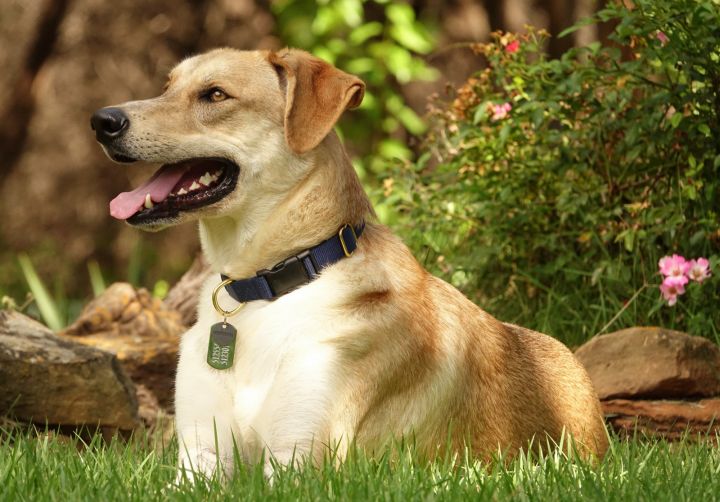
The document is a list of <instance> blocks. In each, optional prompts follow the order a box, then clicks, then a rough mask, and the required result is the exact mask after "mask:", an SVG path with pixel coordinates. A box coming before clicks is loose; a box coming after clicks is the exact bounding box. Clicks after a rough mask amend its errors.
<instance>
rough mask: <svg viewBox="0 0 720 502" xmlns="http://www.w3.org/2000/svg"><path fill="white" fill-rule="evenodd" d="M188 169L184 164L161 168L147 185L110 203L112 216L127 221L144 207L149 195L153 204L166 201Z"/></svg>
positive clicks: (119, 196) (121, 195)
mask: <svg viewBox="0 0 720 502" xmlns="http://www.w3.org/2000/svg"><path fill="white" fill-rule="evenodd" d="M188 167H189V166H187V165H183V164H176V165H171V166H163V167H161V168H160V169H159V170H158V172H156V173H155V174H154V175H153V176H152V178H150V179H149V180H148V181H146V182H145V184H143V185H142V186H140V187H138V188H136V189H135V190H133V191H132V192H123V193H121V194H120V195H118V196H117V197H115V198H114V199H113V200H112V201H110V216H112V217H113V218H117V219H118V220H127V219H128V218H130V217H131V216H132V215H133V214H135V213H137V212H138V211H139V210H140V208H141V207H143V205H144V204H145V196H146V195H147V194H150V199H151V200H152V201H153V202H162V201H164V200H165V199H166V198H167V196H168V195H169V194H170V192H171V191H172V189H173V187H174V186H175V185H176V184H177V183H178V181H180V179H181V178H182V177H183V174H185V171H187V170H188Z"/></svg>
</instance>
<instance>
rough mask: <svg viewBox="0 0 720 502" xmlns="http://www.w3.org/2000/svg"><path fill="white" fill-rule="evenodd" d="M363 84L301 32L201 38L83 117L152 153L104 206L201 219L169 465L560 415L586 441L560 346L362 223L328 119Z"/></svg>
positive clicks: (585, 399) (573, 368)
mask: <svg viewBox="0 0 720 502" xmlns="http://www.w3.org/2000/svg"><path fill="white" fill-rule="evenodd" d="M363 94H364V84H363V82H362V81H361V80H359V79H358V78H356V77H354V76H352V75H349V74H347V73H344V72H342V71H341V70H339V69H337V68H335V67H334V66H332V65H330V64H328V63H326V62H324V61H322V60H320V59H318V58H316V57H313V56H311V55H310V54H308V53H306V52H303V51H300V50H295V49H285V50H282V51H278V52H274V51H239V50H233V49H216V50H213V51H210V52H208V53H205V54H202V55H198V56H194V57H190V58H189V59H185V60H184V61H182V62H181V63H180V64H178V65H177V66H176V67H175V68H174V69H173V70H172V71H171V72H170V74H169V79H168V82H167V85H166V87H165V90H164V92H163V93H162V95H160V96H158V97H156V98H153V99H147V100H142V101H132V102H128V103H124V104H121V105H118V106H115V107H108V108H103V109H100V110H98V111H97V112H95V114H94V115H93V117H92V119H91V124H92V127H93V129H94V130H95V134H96V137H97V140H98V141H99V142H100V144H101V145H102V148H103V149H104V150H105V152H106V154H107V155H108V156H109V157H110V158H111V159H113V160H115V161H117V162H121V163H128V162H134V161H138V160H140V161H145V162H153V163H161V164H163V166H162V167H161V168H160V170H159V171H158V172H157V173H156V174H155V175H154V176H153V177H152V178H151V179H150V180H149V181H148V182H146V183H145V184H143V185H142V186H140V187H139V188H136V189H135V190H133V191H130V192H125V193H122V194H120V195H118V197H116V198H115V199H114V200H113V201H112V202H111V203H110V212H111V214H112V216H114V217H115V218H117V219H120V220H125V221H127V222H128V223H129V224H131V225H133V226H136V227H138V228H141V229H145V230H151V231H155V230H159V229H162V228H165V227H168V226H170V225H177V224H180V223H183V222H187V221H194V220H197V221H199V230H200V240H201V244H202V249H203V252H204V255H205V257H206V258H207V260H208V261H209V263H210V264H211V266H212V268H213V270H214V272H215V274H214V275H213V276H212V277H211V278H210V279H209V280H208V281H207V283H206V284H205V286H204V287H203V288H202V290H201V291H200V292H199V294H200V300H199V306H198V321H197V323H196V324H195V326H193V327H192V328H190V330H189V331H187V333H185V334H184V335H183V337H182V340H181V343H180V357H179V362H178V368H177V378H176V401H175V410H176V431H177V434H178V438H179V442H180V452H179V469H180V471H181V472H182V471H183V470H184V471H188V472H191V475H192V473H200V474H203V475H211V474H213V473H214V472H216V470H217V472H223V471H225V472H227V473H231V472H232V469H233V461H234V459H235V458H236V457H237V458H241V459H242V461H244V462H257V461H259V460H260V459H261V458H264V459H265V463H266V465H265V469H266V472H267V473H268V475H269V476H271V475H272V472H273V465H289V464H293V462H294V459H300V458H305V459H310V460H311V461H316V462H320V461H321V460H322V458H323V456H324V455H326V454H327V453H328V450H329V449H332V450H333V451H334V455H336V456H337V458H339V459H342V458H344V456H345V455H346V454H347V452H348V450H349V449H350V448H351V447H358V448H361V449H362V450H363V451H366V452H368V454H379V453H381V452H382V451H383V449H384V448H386V447H387V446H388V445H389V444H390V443H391V442H392V441H393V440H394V439H395V438H399V437H402V436H406V437H408V436H411V437H412V441H413V442H414V444H415V449H416V451H417V452H418V454H419V455H423V456H427V457H428V458H431V457H433V456H436V455H438V454H440V453H443V452H447V451H448V450H452V451H460V450H461V449H463V448H468V449H469V450H470V451H471V453H472V454H473V455H475V456H476V457H477V458H480V459H489V458H491V457H492V456H493V455H495V454H496V453H497V452H498V451H504V452H508V453H509V454H510V455H512V454H513V453H515V452H518V451H520V450H522V449H525V448H528V447H529V445H530V444H534V445H536V446H537V445H549V444H552V442H553V441H554V442H556V443H558V442H561V441H562V437H563V435H564V434H567V436H568V437H570V438H572V441H573V444H574V445H575V446H576V448H577V451H579V452H580V453H581V454H582V455H583V456H585V457H588V458H600V457H602V455H603V454H604V452H605V450H606V448H607V444H608V440H607V432H606V429H605V426H604V422H603V417H602V413H601V409H600V405H599V401H598V398H597V396H596V394H595V391H594V389H593V386H592V384H591V382H590V380H589V378H588V375H587V374H586V372H585V370H584V369H583V367H582V366H581V365H580V364H579V362H578V361H577V360H576V359H575V357H574V356H573V355H572V353H571V352H570V351H569V350H568V349H567V348H566V347H565V346H564V345H562V344H561V343H560V342H558V341H556V340H554V339H553V338H550V337H548V336H546V335H542V334H540V333H536V332H533V331H530V330H527V329H524V328H521V327H518V326H513V325H509V324H503V323H502V322H500V321H498V320H496V319H494V318H493V317H492V316H490V315H489V314H488V313H486V312H484V311H483V310H481V309H480V308H479V307H477V306H476V305H474V304H473V303H471V302H470V301H469V300H468V299H466V298H465V297H464V296H463V295H462V294H461V293H460V292H459V291H458V290H456V289H455V288H453V287H452V286H450V285H449V284H447V283H445V282H444V281H442V280H440V279H438V278H436V277H434V276H432V275H430V274H429V273H428V272H427V271H425V270H424V269H423V268H422V267H421V265H420V264H419V263H418V262H417V261H416V260H415V258H414V257H413V255H412V254H411V252H410V251H409V250H408V248H407V247H406V246H405V245H404V244H403V243H402V242H401V240H400V239H399V238H397V237H396V236H394V235H393V234H392V233H391V231H390V230H388V229H387V228H386V227H384V226H382V225H380V224H378V223H377V222H375V218H374V213H373V209H372V207H371V204H370V202H369V200H368V198H367V196H366V194H365V193H364V191H363V188H362V186H361V184H360V181H359V179H358V177H357V175H356V173H355V171H354V170H353V168H352V165H351V163H350V161H349V160H348V157H347V155H346V153H345V151H344V149H343V146H342V145H341V143H340V141H339V139H338V137H337V136H336V134H335V133H334V132H333V130H332V129H333V127H334V125H335V123H336V121H337V120H338V118H339V117H340V115H341V114H342V113H343V112H344V111H345V110H346V109H351V108H355V107H357V106H359V105H360V103H361V101H362V99H363ZM323 246H325V247H326V248H327V249H326V251H327V250H330V251H328V253H329V254H330V255H332V259H330V260H325V258H323V259H322V260H321V259H320V258H318V256H319V255H320V254H322V253H321V252H320V251H318V249H321V248H322V247H323ZM323 252H324V251H323ZM319 261H322V262H323V263H320V264H318V263H316V262H319ZM303 274H304V275H303ZM258 281H260V282H263V281H264V282H263V287H262V288H260V286H257V284H259V282H258ZM265 283H267V284H269V285H270V287H269V288H265ZM252 284H255V286H249V285H252ZM237 285H240V286H238V287H237V288H236V289H233V287H235V286H237ZM246 286H247V288H249V289H252V288H254V287H256V286H257V289H258V291H259V290H260V289H263V288H264V289H263V291H261V292H260V293H258V292H257V291H255V290H253V291H255V292H254V293H253V294H249V293H247V291H245V289H247V288H246ZM243 288H245V289H243ZM249 289H248V290H249ZM268 290H270V292H269V296H268ZM246 293H247V294H246ZM243 295H244V296H243ZM248 295H249V296H248ZM253 295H254V296H253ZM258 295H259V296H258ZM263 295H264V296H263ZM233 330H234V332H233ZM234 451H237V452H240V455H237V454H235V455H234V454H233V452H234ZM271 459H274V461H271Z"/></svg>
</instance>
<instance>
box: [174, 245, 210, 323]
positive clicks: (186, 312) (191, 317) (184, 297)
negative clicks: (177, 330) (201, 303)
mask: <svg viewBox="0 0 720 502" xmlns="http://www.w3.org/2000/svg"><path fill="white" fill-rule="evenodd" d="M211 273H212V271H211V270H210V265H208V264H207V262H206V261H205V259H204V258H203V256H202V254H198V255H197V256H196V257H195V261H193V263H192V265H191V266H190V269H189V270H188V271H187V272H185V274H184V275H183V276H182V277H181V278H180V280H179V281H178V282H177V283H176V284H175V285H174V286H173V287H172V289H170V292H168V295H167V297H166V298H165V305H167V306H168V307H169V308H171V309H172V310H176V311H178V312H180V316H181V319H182V322H183V324H184V325H185V326H187V327H188V328H189V327H190V326H192V325H193V324H195V322H197V304H198V294H199V293H200V288H201V287H202V285H203V283H204V282H205V280H206V279H207V278H208V277H210V274H211Z"/></svg>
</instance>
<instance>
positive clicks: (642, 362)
mask: <svg viewBox="0 0 720 502" xmlns="http://www.w3.org/2000/svg"><path fill="white" fill-rule="evenodd" d="M575 355H576V356H577V358H578V359H579V360H580V362H581V363H582V364H583V365H585V368H586V369H587V371H588V374H589V375H590V378H591V379H592V381H593V384H594V385H595V390H596V391H597V393H598V396H599V397H600V399H601V400H604V399H612V398H628V397H629V398H670V399H672V398H686V397H713V396H720V348H718V346H717V345H715V344H714V343H712V342H711V341H709V340H707V339H705V338H701V337H698V336H690V335H688V334H686V333H681V332H679V331H672V330H667V329H662V328H630V329H624V330H622V331H617V332H615V333H610V334H607V335H600V336H596V337H595V338H592V339H591V340H590V341H588V342H587V343H586V344H584V345H583V346H581V347H580V348H579V349H578V350H577V351H576V352H575Z"/></svg>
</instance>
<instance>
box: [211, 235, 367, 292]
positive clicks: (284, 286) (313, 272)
mask: <svg viewBox="0 0 720 502" xmlns="http://www.w3.org/2000/svg"><path fill="white" fill-rule="evenodd" d="M364 229H365V223H361V224H360V225H357V226H356V227H352V226H350V225H343V226H342V227H341V228H340V229H339V230H338V232H337V233H336V234H335V235H333V236H332V237H330V238H329V239H327V240H325V241H323V242H321V243H320V244H318V245H317V246H315V247H312V248H310V249H306V250H305V251H303V252H302V253H300V254H297V255H295V256H291V257H290V258H288V259H286V260H283V261H281V262H280V263H278V264H276V265H275V266H274V267H273V268H271V269H265V270H259V271H258V272H257V274H256V275H255V277H250V278H248V279H238V280H232V281H231V280H230V279H229V278H228V277H227V276H226V275H221V277H222V279H223V281H224V282H226V284H225V290H226V291H227V292H228V294H229V295H230V296H231V297H232V298H233V299H234V300H235V301H238V302H240V303H247V302H251V301H254V300H274V299H275V298H278V297H280V296H282V295H284V294H286V293H289V292H290V291H293V290H294V289H297V288H299V287H300V286H303V285H305V284H307V283H308V282H310V281H312V280H314V279H315V278H316V277H317V276H318V275H319V274H320V272H321V271H322V269H324V268H326V267H329V266H330V265H332V264H333V263H335V262H338V261H340V260H342V259H343V258H346V257H349V256H350V255H352V254H353V252H354V251H355V249H357V241H358V239H359V238H360V236H361V235H362V233H363V230H364Z"/></svg>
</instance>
